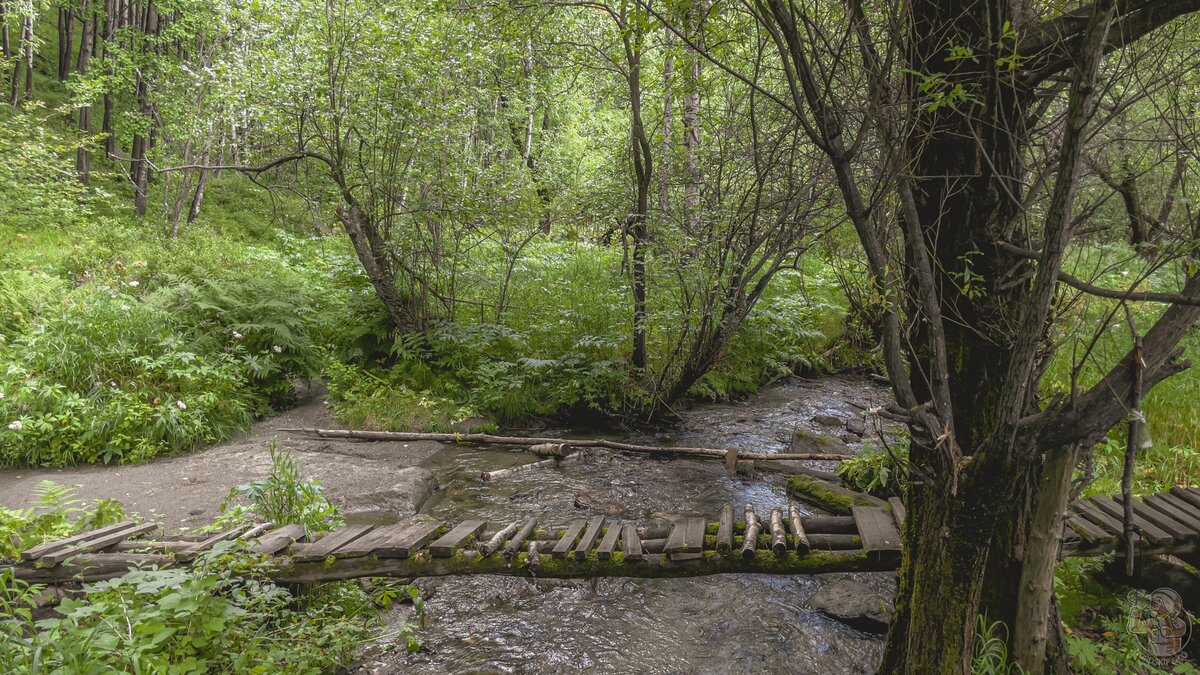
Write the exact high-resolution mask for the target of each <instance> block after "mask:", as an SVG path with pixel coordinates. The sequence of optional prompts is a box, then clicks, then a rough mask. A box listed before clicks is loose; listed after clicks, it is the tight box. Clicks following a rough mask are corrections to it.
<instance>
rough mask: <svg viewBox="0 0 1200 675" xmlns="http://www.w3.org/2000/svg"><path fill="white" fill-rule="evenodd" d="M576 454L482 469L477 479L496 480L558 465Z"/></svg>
mask: <svg viewBox="0 0 1200 675" xmlns="http://www.w3.org/2000/svg"><path fill="white" fill-rule="evenodd" d="M578 456H579V455H568V456H566V457H561V458H560V457H551V458H550V459H543V460H540V461H537V462H531V463H529V464H518V465H516V466H512V467H509V468H507V469H497V470H496V471H484V472H483V473H482V474H480V476H479V479H480V480H483V481H491V480H496V479H497V478H507V477H509V476H511V475H513V474H518V473H524V472H526V471H529V470H531V469H543V468H549V467H552V466H558V465H559V464H562V463H564V462H568V461H571V460H572V459H573V458H576V457H578Z"/></svg>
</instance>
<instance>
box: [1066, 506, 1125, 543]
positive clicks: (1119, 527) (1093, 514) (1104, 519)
mask: <svg viewBox="0 0 1200 675" xmlns="http://www.w3.org/2000/svg"><path fill="white" fill-rule="evenodd" d="M1074 511H1075V513H1077V514H1079V515H1080V516H1082V517H1084V518H1086V519H1087V520H1090V521H1091V522H1093V523H1095V524H1096V525H1098V526H1100V528H1102V529H1103V530H1104V531H1105V532H1108V533H1109V534H1111V535H1113V536H1116V537H1120V536H1123V535H1124V531H1125V526H1124V525H1123V524H1122V523H1121V519H1120V518H1119V517H1118V518H1114V517H1112V516H1111V515H1109V514H1108V512H1107V511H1103V510H1101V509H1100V507H1098V506H1096V503H1095V502H1094V501H1092V499H1081V500H1079V501H1078V502H1077V503H1076V504H1075V509H1074Z"/></svg>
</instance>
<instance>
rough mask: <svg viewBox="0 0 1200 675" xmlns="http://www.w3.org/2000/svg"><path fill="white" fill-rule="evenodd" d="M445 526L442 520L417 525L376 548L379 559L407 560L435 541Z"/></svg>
mask: <svg viewBox="0 0 1200 675" xmlns="http://www.w3.org/2000/svg"><path fill="white" fill-rule="evenodd" d="M444 525H445V523H443V522H442V521H440V520H432V521H428V522H424V523H417V524H416V525H413V526H411V527H409V528H408V529H406V530H404V531H403V532H401V533H399V534H397V535H396V536H395V538H393V539H390V540H388V541H387V542H385V543H383V544H380V545H379V546H376V547H375V555H376V556H377V557H379V558H407V557H409V556H410V555H412V554H413V553H416V552H417V551H419V550H420V549H421V547H422V546H424V545H425V544H427V543H429V540H430V539H433V535H434V534H436V533H437V531H438V530H440V529H442V527H443V526H444Z"/></svg>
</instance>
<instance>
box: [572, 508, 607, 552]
mask: <svg viewBox="0 0 1200 675" xmlns="http://www.w3.org/2000/svg"><path fill="white" fill-rule="evenodd" d="M603 527H604V516H596V517H595V518H592V522H590V523H588V528H587V531H585V532H584V533H583V537H581V538H580V539H579V545H578V546H576V547H575V559H576V560H583V559H585V558H587V552H588V551H589V550H591V548H592V546H594V545H595V544H596V540H597V539H599V538H600V530H601V528H603Z"/></svg>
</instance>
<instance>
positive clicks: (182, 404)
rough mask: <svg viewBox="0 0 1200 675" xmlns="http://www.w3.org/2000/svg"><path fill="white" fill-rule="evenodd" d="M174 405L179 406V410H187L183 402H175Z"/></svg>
mask: <svg viewBox="0 0 1200 675" xmlns="http://www.w3.org/2000/svg"><path fill="white" fill-rule="evenodd" d="M175 405H177V406H179V409H180V410H187V404H186V403H184V402H183V401H175Z"/></svg>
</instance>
